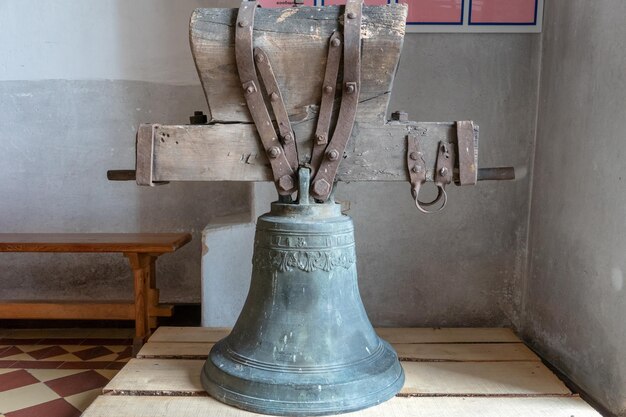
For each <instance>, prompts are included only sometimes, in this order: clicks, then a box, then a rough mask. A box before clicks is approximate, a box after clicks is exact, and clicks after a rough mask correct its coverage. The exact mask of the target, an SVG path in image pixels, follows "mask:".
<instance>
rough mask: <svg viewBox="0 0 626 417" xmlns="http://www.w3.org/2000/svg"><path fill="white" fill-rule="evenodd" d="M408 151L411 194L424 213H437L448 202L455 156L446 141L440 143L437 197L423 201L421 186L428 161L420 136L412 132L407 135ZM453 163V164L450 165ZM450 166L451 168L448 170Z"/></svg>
mask: <svg viewBox="0 0 626 417" xmlns="http://www.w3.org/2000/svg"><path fill="white" fill-rule="evenodd" d="M406 145H407V153H406V162H407V168H408V169H409V178H410V180H411V194H412V195H413V199H414V200H415V207H417V209H418V210H419V211H421V212H422V213H426V214H428V213H436V212H438V211H440V210H442V209H443V208H444V207H445V206H446V204H447V202H448V194H447V193H446V185H447V184H449V183H450V181H451V180H452V167H453V166H454V158H453V157H451V155H450V153H449V148H448V146H447V145H445V143H444V142H440V143H439V149H438V153H437V173H435V178H436V180H435V185H436V186H437V197H435V198H434V199H433V200H432V201H430V202H427V203H425V202H423V201H420V199H419V193H420V188H421V187H422V185H423V184H424V183H425V182H426V161H425V160H424V154H423V153H422V150H421V148H420V144H419V136H418V135H416V134H415V133H410V134H409V135H408V136H407V143H406ZM450 164H451V165H450ZM448 168H450V170H449V171H448ZM442 198H443V202H442V204H441V205H440V206H439V208H436V209H434V210H428V209H427V207H431V206H434V205H435V204H437V203H438V202H439V201H440V200H441V199H442Z"/></svg>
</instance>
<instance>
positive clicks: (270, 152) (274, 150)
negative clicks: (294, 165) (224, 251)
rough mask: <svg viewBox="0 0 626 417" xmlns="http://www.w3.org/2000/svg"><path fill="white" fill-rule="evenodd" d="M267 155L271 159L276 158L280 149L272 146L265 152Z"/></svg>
mask: <svg viewBox="0 0 626 417" xmlns="http://www.w3.org/2000/svg"><path fill="white" fill-rule="evenodd" d="M267 155H268V156H269V157H270V158H272V159H275V158H278V155H280V148H279V147H278V146H272V147H270V148H269V149H268V150H267Z"/></svg>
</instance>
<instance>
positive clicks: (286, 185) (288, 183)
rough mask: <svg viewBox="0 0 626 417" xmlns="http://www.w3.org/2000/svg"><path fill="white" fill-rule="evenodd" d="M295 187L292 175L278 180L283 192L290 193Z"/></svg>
mask: <svg viewBox="0 0 626 417" xmlns="http://www.w3.org/2000/svg"><path fill="white" fill-rule="evenodd" d="M293 186H294V182H293V178H291V176H290V175H283V176H282V177H280V178H279V179H278V187H280V189H281V190H284V191H289V190H291V189H292V188H293Z"/></svg>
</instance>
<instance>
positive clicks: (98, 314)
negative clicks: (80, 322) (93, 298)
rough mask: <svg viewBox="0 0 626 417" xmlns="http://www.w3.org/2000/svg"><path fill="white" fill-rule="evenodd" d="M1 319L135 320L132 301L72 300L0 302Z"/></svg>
mask: <svg viewBox="0 0 626 417" xmlns="http://www.w3.org/2000/svg"><path fill="white" fill-rule="evenodd" d="M0 318H2V319H78V318H80V319H84V320H106V319H110V320H135V306H134V304H133V302H128V301H119V302H115V301H113V302H106V303H98V302H94V303H88V302H73V301H46V302H38V301H9V302H0Z"/></svg>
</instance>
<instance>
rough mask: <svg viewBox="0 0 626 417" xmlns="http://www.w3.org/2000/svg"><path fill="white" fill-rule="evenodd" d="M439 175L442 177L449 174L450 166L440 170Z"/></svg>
mask: <svg viewBox="0 0 626 417" xmlns="http://www.w3.org/2000/svg"><path fill="white" fill-rule="evenodd" d="M439 175H441V176H442V177H445V176H447V175H448V168H446V167H443V168H441V169H440V170H439Z"/></svg>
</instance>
